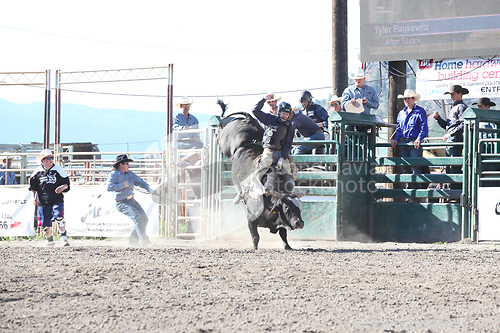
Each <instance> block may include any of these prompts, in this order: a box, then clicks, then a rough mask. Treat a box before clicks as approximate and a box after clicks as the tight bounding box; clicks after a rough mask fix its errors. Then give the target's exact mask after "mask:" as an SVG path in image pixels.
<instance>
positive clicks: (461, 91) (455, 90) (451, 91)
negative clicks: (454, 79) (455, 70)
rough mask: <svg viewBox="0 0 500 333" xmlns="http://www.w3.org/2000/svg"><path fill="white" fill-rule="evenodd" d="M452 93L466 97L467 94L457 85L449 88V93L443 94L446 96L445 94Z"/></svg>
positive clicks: (467, 91)
mask: <svg viewBox="0 0 500 333" xmlns="http://www.w3.org/2000/svg"><path fill="white" fill-rule="evenodd" d="M453 92H454V93H457V94H460V93H461V94H462V95H466V94H468V93H469V90H467V89H465V88H462V86H459V85H458V84H454V85H451V86H450V91H448V92H445V93H444V94H445V95H447V94H451V93H453Z"/></svg>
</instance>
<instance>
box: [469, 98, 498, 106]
mask: <svg viewBox="0 0 500 333" xmlns="http://www.w3.org/2000/svg"><path fill="white" fill-rule="evenodd" d="M472 105H489V106H495V105H496V104H495V103H493V102H492V101H490V99H489V98H488V97H481V98H480V99H478V100H477V103H472Z"/></svg>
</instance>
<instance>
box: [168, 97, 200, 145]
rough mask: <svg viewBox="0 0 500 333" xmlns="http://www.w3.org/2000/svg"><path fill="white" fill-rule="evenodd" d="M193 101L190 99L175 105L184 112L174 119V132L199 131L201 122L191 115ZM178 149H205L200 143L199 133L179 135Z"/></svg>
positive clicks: (183, 99)
mask: <svg viewBox="0 0 500 333" xmlns="http://www.w3.org/2000/svg"><path fill="white" fill-rule="evenodd" d="M192 104H193V100H192V99H190V98H188V97H182V99H181V100H180V101H179V102H178V103H177V104H176V105H175V106H177V107H178V108H180V109H181V110H182V112H179V113H178V114H177V115H176V116H175V117H174V122H173V124H172V128H173V130H174V131H182V130H189V129H198V128H199V126H200V125H199V122H198V119H196V117H195V116H193V115H192V114H190V113H189V110H190V109H191V105H192ZM177 148H180V149H192V148H196V149H200V148H203V142H201V141H200V135H199V134H198V133H188V134H177Z"/></svg>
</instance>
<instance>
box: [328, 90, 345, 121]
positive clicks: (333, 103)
mask: <svg viewBox="0 0 500 333" xmlns="http://www.w3.org/2000/svg"><path fill="white" fill-rule="evenodd" d="M326 103H327V104H328V105H330V108H329V109H328V116H331V114H332V112H334V111H335V112H342V104H341V103H342V98H341V97H338V96H337V95H333V96H332V98H331V99H330V101H328V102H326Z"/></svg>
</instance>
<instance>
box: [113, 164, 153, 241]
mask: <svg viewBox="0 0 500 333" xmlns="http://www.w3.org/2000/svg"><path fill="white" fill-rule="evenodd" d="M129 162H133V160H132V159H130V158H128V156H127V155H118V156H117V157H116V161H115V164H113V171H111V173H110V174H109V176H108V179H107V182H106V185H107V190H108V191H112V192H115V200H116V208H117V209H118V211H119V212H120V213H123V214H125V215H126V216H128V217H129V218H130V219H131V220H132V221H133V222H134V230H133V231H132V234H131V235H130V238H129V245H130V246H136V245H140V246H148V245H150V244H151V241H150V240H149V238H148V235H146V226H147V224H148V216H147V215H146V212H145V211H144V209H142V207H141V205H140V204H139V203H138V202H137V201H136V200H135V199H134V190H133V187H134V186H139V187H141V188H143V189H144V190H146V191H147V192H148V193H152V194H155V191H154V190H151V188H150V187H149V185H148V183H146V182H145V181H144V180H142V179H141V178H140V177H139V176H137V175H136V174H135V173H133V172H132V171H129V167H130V166H129Z"/></svg>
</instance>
